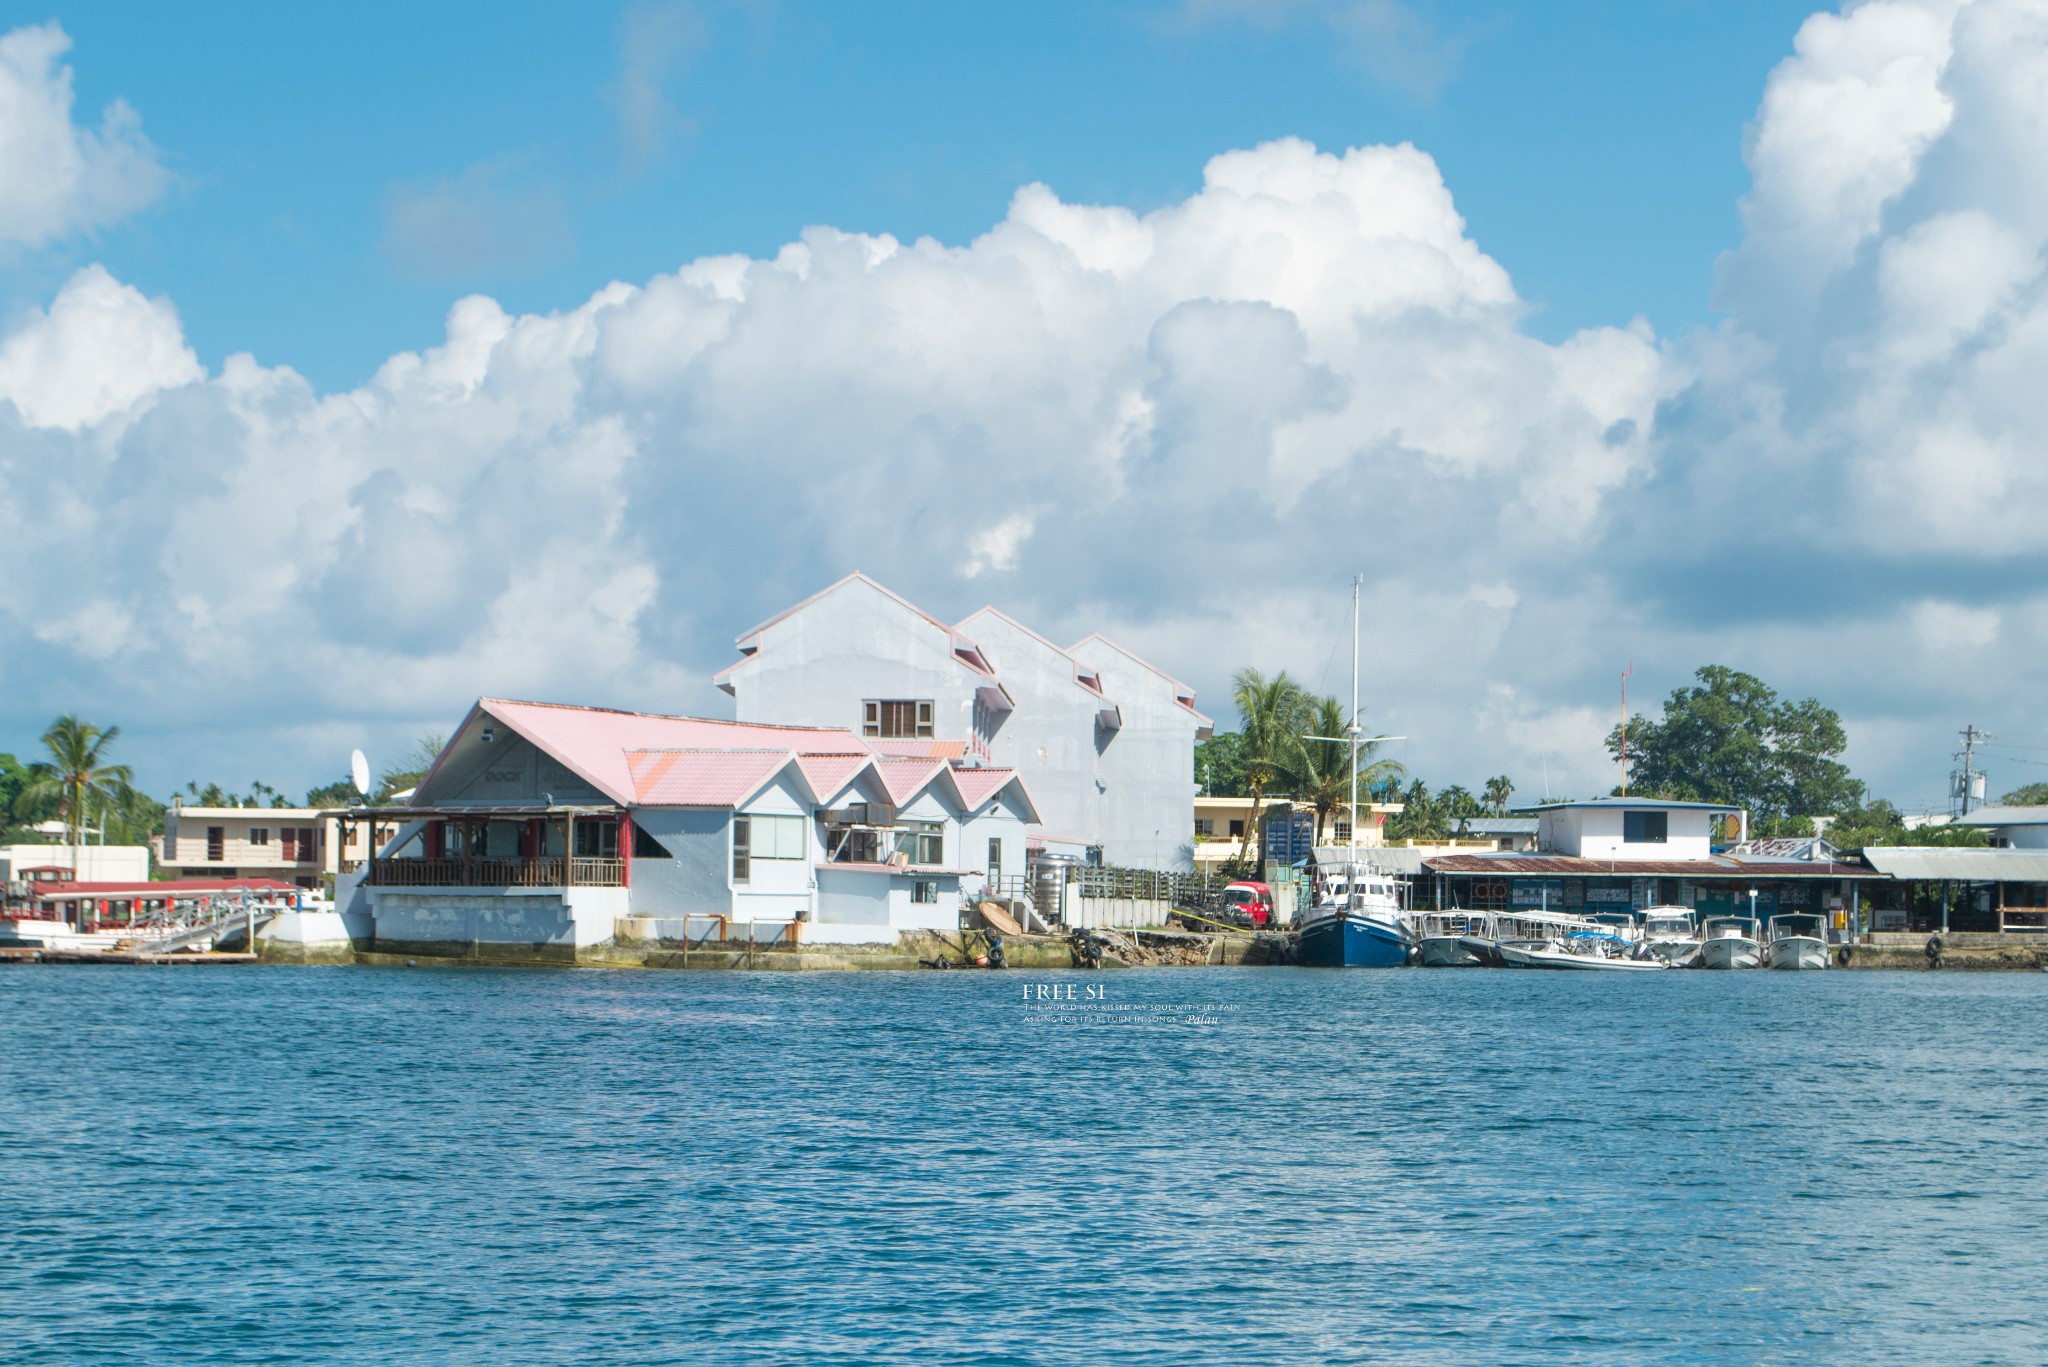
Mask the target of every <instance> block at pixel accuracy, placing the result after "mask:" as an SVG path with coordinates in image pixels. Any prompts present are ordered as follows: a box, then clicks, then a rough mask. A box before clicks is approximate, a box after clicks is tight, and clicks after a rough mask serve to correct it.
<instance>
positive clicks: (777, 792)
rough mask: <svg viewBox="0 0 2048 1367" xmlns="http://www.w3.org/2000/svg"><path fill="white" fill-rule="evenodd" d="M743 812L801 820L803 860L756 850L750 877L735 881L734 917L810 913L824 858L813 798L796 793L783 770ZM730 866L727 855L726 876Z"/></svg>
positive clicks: (766, 918) (773, 917) (784, 918)
mask: <svg viewBox="0 0 2048 1367" xmlns="http://www.w3.org/2000/svg"><path fill="white" fill-rule="evenodd" d="M741 814H742V815H747V816H795V817H800V818H802V819H803V824H804V845H803V849H804V853H803V857H802V858H799V859H764V858H761V857H760V856H759V855H758V854H757V855H754V856H753V857H751V858H750V859H749V860H748V861H747V881H746V882H744V883H733V884H732V885H731V886H732V915H733V919H734V920H735V921H788V920H793V919H794V918H795V917H796V914H797V913H798V912H800V911H809V910H810V909H811V866H812V865H813V864H815V863H816V862H817V861H818V860H820V859H822V858H823V857H824V851H823V848H822V846H821V844H820V837H819V834H818V823H817V821H816V819H815V815H814V810H813V808H812V807H811V805H810V801H809V799H808V798H807V797H805V796H804V795H803V794H801V793H799V792H798V791H797V789H796V785H795V780H794V779H792V778H791V777H790V775H789V774H788V773H786V772H785V773H784V774H782V775H779V776H778V777H777V778H776V780H775V782H773V783H771V784H769V785H768V787H766V788H765V789H763V790H762V791H761V792H760V793H759V794H757V795H756V796H755V797H753V798H751V799H749V800H748V802H747V804H746V806H745V808H743V809H742V813H741ZM756 848H758V846H756ZM729 849H730V842H729V841H728V850H729ZM731 868H732V864H731V859H730V857H728V859H727V862H726V869H727V874H728V876H730V873H731Z"/></svg>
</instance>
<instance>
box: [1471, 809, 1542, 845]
mask: <svg viewBox="0 0 2048 1367" xmlns="http://www.w3.org/2000/svg"><path fill="white" fill-rule="evenodd" d="M1542 826H1543V822H1542V820H1541V819H1540V818H1538V817H1533V816H1475V817H1473V818H1471V819H1470V820H1468V821H1465V822H1463V823H1461V826H1460V830H1459V833H1458V838H1459V839H1460V840H1490V841H1492V842H1493V847H1494V848H1495V849H1497V850H1521V851H1526V850H1533V849H1535V848H1536V840H1537V836H1538V835H1539V833H1540V832H1541V830H1542Z"/></svg>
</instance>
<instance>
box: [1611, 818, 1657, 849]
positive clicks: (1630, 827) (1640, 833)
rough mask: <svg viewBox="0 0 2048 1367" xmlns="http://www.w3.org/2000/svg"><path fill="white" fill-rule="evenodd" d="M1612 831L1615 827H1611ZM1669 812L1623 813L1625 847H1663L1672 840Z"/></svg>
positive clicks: (1622, 829)
mask: <svg viewBox="0 0 2048 1367" xmlns="http://www.w3.org/2000/svg"><path fill="white" fill-rule="evenodd" d="M1608 829H1609V830H1612V829H1613V827H1611V826H1610V827H1609V828H1608ZM1670 830H1671V814H1670V813H1669V812H1623V813H1622V814H1621V840H1622V843H1623V844H1625V845H1662V844H1664V843H1665V842H1666V841H1667V840H1669V839H1670Z"/></svg>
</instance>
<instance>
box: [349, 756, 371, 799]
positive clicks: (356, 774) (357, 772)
mask: <svg viewBox="0 0 2048 1367" xmlns="http://www.w3.org/2000/svg"><path fill="white" fill-rule="evenodd" d="M348 776H349V778H350V779H351V780H353V781H354V783H355V785H356V791H357V792H358V793H360V794H362V795H363V796H364V797H368V796H369V795H370V761H369V759H368V758H367V757H366V756H365V755H364V754H363V752H362V751H360V750H356V751H353V752H351V753H350V755H349V757H348Z"/></svg>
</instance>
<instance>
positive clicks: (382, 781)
mask: <svg viewBox="0 0 2048 1367" xmlns="http://www.w3.org/2000/svg"><path fill="white" fill-rule="evenodd" d="M447 744H448V738H447V737H446V736H437V735H434V734H433V733H431V732H429V733H428V734H426V735H424V736H421V737H420V738H419V739H418V740H416V741H414V742H413V746H412V750H411V752H410V753H409V754H407V755H406V757H405V758H404V759H402V760H400V761H399V762H398V763H397V764H395V765H393V766H392V767H391V768H389V769H386V770H385V771H384V772H383V773H382V774H380V775H379V776H378V778H377V792H376V795H375V800H376V801H378V802H389V801H391V799H392V798H394V797H396V796H397V795H398V794H400V793H402V792H404V791H406V790H407V789H408V788H417V787H419V784H420V780H421V779H423V778H425V777H426V776H427V770H429V769H431V768H433V767H434V761H435V760H437V759H439V758H440V757H441V751H442V749H443V747H445V746H446V745H447Z"/></svg>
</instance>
